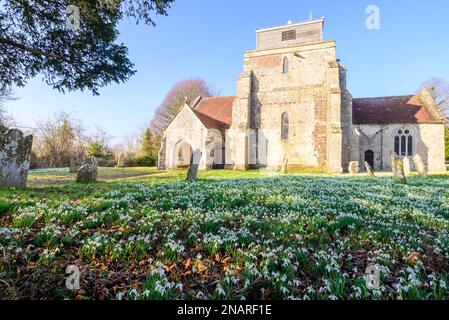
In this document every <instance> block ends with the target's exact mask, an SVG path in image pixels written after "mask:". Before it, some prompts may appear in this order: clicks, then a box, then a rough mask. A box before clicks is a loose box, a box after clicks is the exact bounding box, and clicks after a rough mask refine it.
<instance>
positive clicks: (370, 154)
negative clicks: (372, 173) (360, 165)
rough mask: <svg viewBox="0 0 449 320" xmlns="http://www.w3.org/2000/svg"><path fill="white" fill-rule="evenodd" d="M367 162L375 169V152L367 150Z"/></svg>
mask: <svg viewBox="0 0 449 320" xmlns="http://www.w3.org/2000/svg"><path fill="white" fill-rule="evenodd" d="M365 161H366V162H368V163H369V165H370V166H371V168H373V169H374V152H373V151H372V150H367V151H366V152H365Z"/></svg>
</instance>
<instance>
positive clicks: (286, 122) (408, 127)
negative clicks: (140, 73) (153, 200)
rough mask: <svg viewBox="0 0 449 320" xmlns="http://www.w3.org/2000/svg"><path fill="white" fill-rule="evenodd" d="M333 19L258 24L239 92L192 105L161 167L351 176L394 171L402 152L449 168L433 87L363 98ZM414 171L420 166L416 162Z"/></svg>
mask: <svg viewBox="0 0 449 320" xmlns="http://www.w3.org/2000/svg"><path fill="white" fill-rule="evenodd" d="M323 27H324V19H319V20H311V21H307V22H302V23H296V24H293V23H291V22H289V23H288V24H286V25H283V26H279V27H273V28H268V29H260V30H256V42H257V45H256V50H254V51H249V52H246V53H245V54H244V59H243V72H242V73H241V75H240V77H239V79H238V81H237V93H236V96H235V97H212V98H202V97H198V99H197V100H196V101H195V102H194V103H192V104H191V105H189V104H187V103H185V104H184V106H182V108H181V109H180V111H179V112H178V114H177V115H176V117H175V118H174V119H173V120H172V122H171V123H170V124H169V126H168V127H167V129H166V130H165V132H164V136H163V139H162V147H161V152H160V155H159V167H160V168H161V169H180V168H186V167H188V166H189V165H190V163H191V161H194V163H196V164H199V169H200V170H207V169H214V168H227V169H236V170H247V169H251V168H268V169H273V170H276V169H280V168H281V167H282V166H284V165H287V164H288V167H289V168H290V169H298V170H320V171H326V172H333V173H341V172H346V171H347V170H348V166H349V163H350V162H352V161H358V162H359V164H360V168H363V167H364V162H365V161H366V162H368V163H370V164H371V165H372V166H373V167H374V169H375V170H389V169H391V160H390V159H391V156H392V154H393V153H394V152H396V154H398V155H399V156H400V157H402V158H405V157H409V158H410V159H411V158H412V157H413V156H414V155H420V156H421V158H422V159H423V160H424V162H425V163H426V165H427V167H428V170H429V171H431V172H441V171H445V156H444V117H443V115H442V114H441V113H440V112H439V111H438V109H437V108H436V106H435V104H434V101H433V99H432V97H431V95H430V93H429V91H428V90H427V89H426V88H423V89H422V91H421V92H419V93H417V94H413V95H409V96H396V97H378V98H362V99H355V98H353V97H352V96H351V94H350V92H349V91H348V88H347V87H346V70H345V68H344V67H343V65H342V64H341V63H340V60H339V59H337V57H336V42H335V41H327V40H323ZM412 169H413V166H412Z"/></svg>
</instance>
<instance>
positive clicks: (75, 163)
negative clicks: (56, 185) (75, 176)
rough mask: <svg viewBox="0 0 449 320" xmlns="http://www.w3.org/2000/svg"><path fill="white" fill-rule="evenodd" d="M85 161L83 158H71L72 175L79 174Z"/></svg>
mask: <svg viewBox="0 0 449 320" xmlns="http://www.w3.org/2000/svg"><path fill="white" fill-rule="evenodd" d="M84 162H85V159H84V157H82V156H73V157H71V158H70V173H77V172H78V170H79V168H81V166H82V165H83V164H84Z"/></svg>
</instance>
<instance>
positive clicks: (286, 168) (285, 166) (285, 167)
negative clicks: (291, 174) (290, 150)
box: [282, 159, 288, 174]
mask: <svg viewBox="0 0 449 320" xmlns="http://www.w3.org/2000/svg"><path fill="white" fill-rule="evenodd" d="M282 172H283V173H285V174H287V173H288V159H285V160H284V164H283V165H282Z"/></svg>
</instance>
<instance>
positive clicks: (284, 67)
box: [282, 57, 290, 74]
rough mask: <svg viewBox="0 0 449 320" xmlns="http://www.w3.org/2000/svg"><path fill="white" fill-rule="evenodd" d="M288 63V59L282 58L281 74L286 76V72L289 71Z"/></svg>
mask: <svg viewBox="0 0 449 320" xmlns="http://www.w3.org/2000/svg"><path fill="white" fill-rule="evenodd" d="M289 67H290V66H289V61H288V58H287V57H285V58H284V61H283V63H282V73H283V74H287V73H288V71H289Z"/></svg>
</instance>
